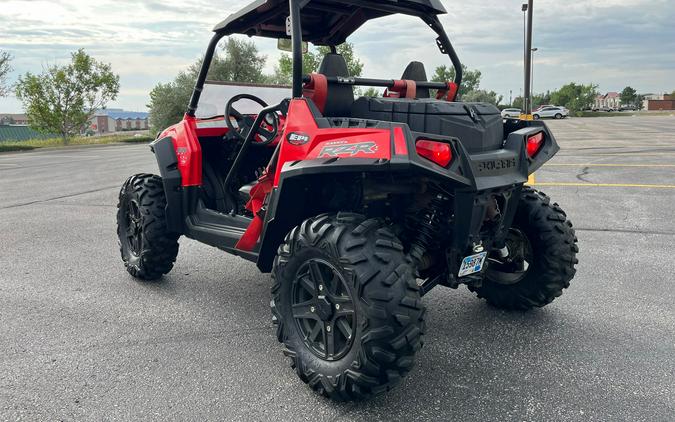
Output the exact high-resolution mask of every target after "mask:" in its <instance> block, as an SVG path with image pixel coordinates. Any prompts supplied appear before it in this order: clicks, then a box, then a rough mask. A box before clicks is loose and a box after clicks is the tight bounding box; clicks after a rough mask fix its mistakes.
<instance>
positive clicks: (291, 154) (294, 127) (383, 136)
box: [274, 99, 392, 187]
mask: <svg viewBox="0 0 675 422" xmlns="http://www.w3.org/2000/svg"><path fill="white" fill-rule="evenodd" d="M294 133H302V134H303V135H306V136H307V137H308V140H307V142H305V143H291V142H288V141H287V139H288V137H289V135H290V134H294ZM281 139H282V141H281V142H282V144H281V151H280V154H279V164H278V165H277V167H276V174H275V178H274V186H275V187H276V186H278V185H279V178H280V176H281V170H282V169H283V166H284V164H285V163H287V162H294V161H300V160H312V159H316V158H372V159H374V160H375V159H379V158H382V159H391V152H392V151H391V148H392V132H391V131H390V130H387V129H363V128H354V129H349V128H330V129H321V128H319V127H318V126H317V124H316V121H315V120H314V116H313V115H312V112H311V111H310V109H309V106H308V105H307V101H306V100H305V99H294V100H292V101H291V104H290V107H289V109H288V118H287V120H286V127H285V129H284V132H283V136H282V138H281Z"/></svg>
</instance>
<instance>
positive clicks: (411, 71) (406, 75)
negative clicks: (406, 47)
mask: <svg viewBox="0 0 675 422" xmlns="http://www.w3.org/2000/svg"><path fill="white" fill-rule="evenodd" d="M401 79H405V80H409V81H415V82H427V81H428V79H427V71H426V70H425V69H424V65H423V64H422V63H420V62H410V64H409V65H408V67H406V68H405V71H403V76H402V77H401ZM416 97H417V98H429V97H430V94H429V89H428V88H417V95H416Z"/></svg>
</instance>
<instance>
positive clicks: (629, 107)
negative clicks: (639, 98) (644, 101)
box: [619, 105, 637, 111]
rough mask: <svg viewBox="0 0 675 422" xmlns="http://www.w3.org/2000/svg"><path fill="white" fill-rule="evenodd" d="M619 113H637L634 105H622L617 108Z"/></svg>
mask: <svg viewBox="0 0 675 422" xmlns="http://www.w3.org/2000/svg"><path fill="white" fill-rule="evenodd" d="M619 111H637V107H635V106H634V105H623V106H621V107H620V108H619Z"/></svg>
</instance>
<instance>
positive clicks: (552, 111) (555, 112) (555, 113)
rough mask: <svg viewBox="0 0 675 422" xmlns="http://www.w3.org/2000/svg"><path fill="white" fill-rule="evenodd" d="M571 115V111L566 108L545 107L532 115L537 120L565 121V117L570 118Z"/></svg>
mask: <svg viewBox="0 0 675 422" xmlns="http://www.w3.org/2000/svg"><path fill="white" fill-rule="evenodd" d="M569 115H570V111H569V110H568V109H566V108H565V107H544V108H542V109H541V110H537V111H535V112H533V113H532V116H533V117H534V119H535V120H539V119H545V118H553V119H564V118H565V117H569Z"/></svg>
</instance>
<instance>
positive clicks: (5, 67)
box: [0, 51, 13, 97]
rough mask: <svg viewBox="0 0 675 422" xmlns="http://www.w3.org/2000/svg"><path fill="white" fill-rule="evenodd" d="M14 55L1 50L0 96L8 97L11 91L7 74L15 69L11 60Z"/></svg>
mask: <svg viewBox="0 0 675 422" xmlns="http://www.w3.org/2000/svg"><path fill="white" fill-rule="evenodd" d="M11 61H12V55H11V54H9V53H8V52H6V51H0V97H6V96H7V95H8V94H9V92H10V87H9V85H8V84H7V75H9V73H10V72H11V71H12V70H13V69H12V66H11V65H10V62H11Z"/></svg>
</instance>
